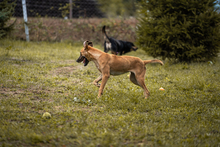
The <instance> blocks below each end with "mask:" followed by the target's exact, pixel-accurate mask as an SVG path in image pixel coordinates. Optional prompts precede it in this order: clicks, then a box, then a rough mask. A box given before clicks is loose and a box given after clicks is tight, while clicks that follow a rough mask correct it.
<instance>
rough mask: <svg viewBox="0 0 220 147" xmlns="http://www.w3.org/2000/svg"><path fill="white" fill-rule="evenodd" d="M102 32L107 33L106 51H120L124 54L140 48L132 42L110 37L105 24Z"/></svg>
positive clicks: (114, 52) (113, 52) (116, 52)
mask: <svg viewBox="0 0 220 147" xmlns="http://www.w3.org/2000/svg"><path fill="white" fill-rule="evenodd" d="M102 32H103V33H104V34H105V36H104V38H105V42H104V52H106V53H107V52H108V51H110V50H111V52H112V54H115V55H117V54H118V53H119V54H120V55H122V54H125V53H128V52H130V51H136V50H137V49H138V48H137V47H136V46H135V45H134V44H133V43H132V42H128V41H122V40H116V39H114V38H110V37H108V35H107V34H106V31H105V26H103V28H102Z"/></svg>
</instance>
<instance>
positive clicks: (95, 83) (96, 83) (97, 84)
mask: <svg viewBox="0 0 220 147" xmlns="http://www.w3.org/2000/svg"><path fill="white" fill-rule="evenodd" d="M101 80H102V75H100V76H99V77H98V78H97V79H95V80H94V81H93V82H92V83H93V84H94V85H95V86H97V87H100V84H99V83H98V82H99V81H101Z"/></svg>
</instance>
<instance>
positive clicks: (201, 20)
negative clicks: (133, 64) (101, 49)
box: [137, 0, 220, 62]
mask: <svg viewBox="0 0 220 147" xmlns="http://www.w3.org/2000/svg"><path fill="white" fill-rule="evenodd" d="M216 3H217V1H216V0H147V1H146V0H142V1H141V2H140V6H141V8H140V12H139V16H140V17H139V25H138V28H137V35H138V40H137V42H138V44H139V45H140V46H141V47H143V48H144V50H145V51H146V52H147V53H148V54H149V55H151V56H153V57H162V58H163V59H165V58H168V59H177V60H179V61H180V62H191V61H201V60H207V59H208V60H209V59H212V58H213V57H216V56H217V54H218V52H219V45H220V44H219V43H220V14H219V13H218V10H217V9H216V8H215V7H214V6H215V5H216Z"/></svg>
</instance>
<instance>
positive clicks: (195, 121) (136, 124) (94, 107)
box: [0, 40, 220, 147]
mask: <svg viewBox="0 0 220 147" xmlns="http://www.w3.org/2000/svg"><path fill="white" fill-rule="evenodd" d="M95 47H97V48H100V49H102V48H103V47H102V46H100V45H95ZM81 48H82V45H81V44H73V43H70V42H69V43H68V42H66V43H46V42H30V43H26V42H21V41H10V40H1V41H0V146H115V147H118V146H220V100H219V98H220V86H219V85H220V84H219V83H220V78H219V77H220V63H219V61H220V60H219V58H217V59H216V60H215V61H212V62H213V64H210V63H209V62H204V63H193V64H189V65H188V64H181V63H177V64H172V63H170V62H166V63H165V66H160V65H156V64H148V65H146V67H147V72H146V80H145V82H146V85H147V87H148V89H149V91H150V92H151V96H150V97H149V98H148V99H147V100H146V99H144V97H143V90H142V89H141V88H139V87H137V86H136V85H134V84H132V83H131V82H130V81H129V78H128V77H127V75H128V74H124V75H121V76H111V78H110V79H109V80H108V83H107V85H106V88H105V90H104V94H103V96H102V97H101V98H100V99H97V95H98V88H97V87H95V86H94V85H93V84H91V83H92V81H93V80H94V79H95V78H97V77H98V76H99V73H98V70H97V69H96V68H95V65H94V63H92V62H90V63H89V65H88V66H86V67H84V66H83V64H79V63H76V61H75V60H76V59H77V58H78V56H79V51H80V50H81ZM102 50H103V49H102ZM129 55H133V56H138V57H140V58H141V59H150V58H151V57H148V56H147V55H146V54H145V52H144V51H142V50H140V49H139V50H137V52H132V53H129ZM160 87H163V88H164V89H165V91H159V88H160ZM44 112H49V113H50V114H51V115H52V117H51V119H44V118H42V115H43V113H44Z"/></svg>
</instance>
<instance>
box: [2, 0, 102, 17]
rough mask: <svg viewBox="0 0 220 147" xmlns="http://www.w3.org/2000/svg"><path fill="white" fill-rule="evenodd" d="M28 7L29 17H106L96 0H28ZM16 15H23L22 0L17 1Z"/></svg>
mask: <svg viewBox="0 0 220 147" xmlns="http://www.w3.org/2000/svg"><path fill="white" fill-rule="evenodd" d="M0 1H2V0H0ZM26 7H27V15H28V17H60V18H61V17H62V18H91V17H96V18H103V17H105V14H104V13H102V12H101V11H100V9H99V8H100V4H98V3H97V1H96V0H26ZM14 17H23V10H22V0H17V1H16V7H15V13H14Z"/></svg>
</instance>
